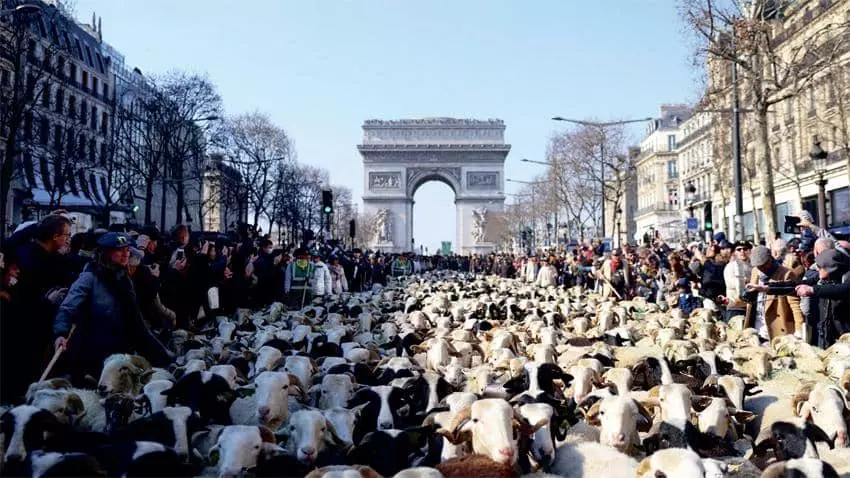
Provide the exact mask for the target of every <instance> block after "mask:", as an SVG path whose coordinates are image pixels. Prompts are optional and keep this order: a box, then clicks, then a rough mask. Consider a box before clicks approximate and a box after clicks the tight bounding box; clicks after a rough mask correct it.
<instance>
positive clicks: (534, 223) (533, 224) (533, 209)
mask: <svg viewBox="0 0 850 478" xmlns="http://www.w3.org/2000/svg"><path fill="white" fill-rule="evenodd" d="M505 181H507V182H509V183H519V184H528V185H530V186H531V212H532V214H531V228H532V229H533V233H534V246H535V247H536V245H537V244H536V243H537V215H536V214H535V213H536V212H537V201H536V194H535V193H534V189H535V188H534V186H536V185H538V184H540V183H545V182H546V181H520V180H519V179H510V178H506V179H505Z"/></svg>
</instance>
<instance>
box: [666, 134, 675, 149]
mask: <svg viewBox="0 0 850 478" xmlns="http://www.w3.org/2000/svg"><path fill="white" fill-rule="evenodd" d="M675 149H676V135H675V134H670V135H667V151H673V150H675Z"/></svg>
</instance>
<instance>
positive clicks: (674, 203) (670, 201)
mask: <svg viewBox="0 0 850 478" xmlns="http://www.w3.org/2000/svg"><path fill="white" fill-rule="evenodd" d="M667 205H668V206H669V207H670V208H675V207H678V206H679V190H678V189H668V190H667Z"/></svg>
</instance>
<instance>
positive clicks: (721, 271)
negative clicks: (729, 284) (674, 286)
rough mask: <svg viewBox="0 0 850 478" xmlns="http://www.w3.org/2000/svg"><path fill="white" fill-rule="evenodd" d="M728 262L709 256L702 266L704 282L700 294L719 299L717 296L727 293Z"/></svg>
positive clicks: (707, 297)
mask: <svg viewBox="0 0 850 478" xmlns="http://www.w3.org/2000/svg"><path fill="white" fill-rule="evenodd" d="M725 268H726V263H723V262H719V263H718V262H717V261H716V259H714V258H708V259H706V261H705V264H703V268H702V282H701V287H700V290H699V295H701V296H702V297H704V298H706V299H710V300H717V296H720V295H724V294H725V293H726V282H725V273H726V269H725Z"/></svg>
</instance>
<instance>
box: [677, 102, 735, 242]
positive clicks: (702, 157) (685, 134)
mask: <svg viewBox="0 0 850 478" xmlns="http://www.w3.org/2000/svg"><path fill="white" fill-rule="evenodd" d="M713 116H714V114H713V113H705V112H699V113H696V114H694V115H693V116H691V117H690V118H688V120H687V121H685V122H684V123H682V127H681V130H682V138H681V140H680V141H679V144H678V149H679V176H680V178H681V182H680V184H681V188H680V191H679V197H680V198H682V199H683V200H682V201H679V203H680V205H681V208H682V209H681V211H682V220H683V221H684V220H686V219H687V218H688V217H691V216H693V217H694V218H695V219H696V224H697V229H696V230H691V231H688V234H687V236H688V238H689V239H694V240H698V239H702V240H707V239H709V236H710V235H711V234H710V233H711V232H712V230H713V229H714V224H713V217H714V215H713V214H712V212H711V211H712V208H713V201H712V197H713V195H714V167H715V160H714V146H713V144H714V143H713V141H712V127H713ZM724 159H725V160H726V161H728V160H729V158H724ZM689 188H692V189H693V192H692V194H689V193H688V189H689ZM721 204H722V203H721ZM707 219H711V220H712V221H707ZM706 226H710V227H706Z"/></svg>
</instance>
